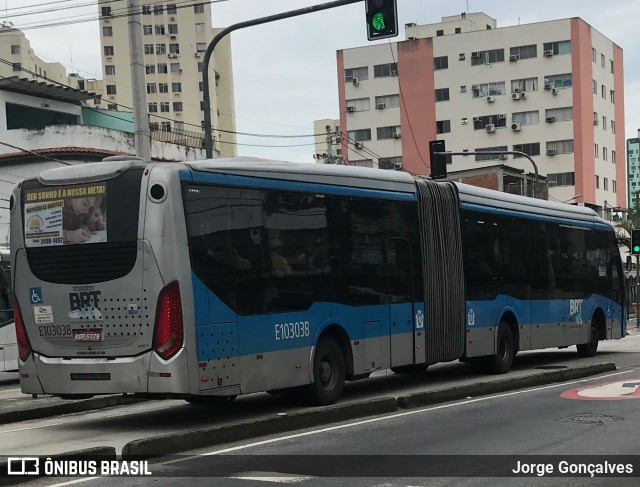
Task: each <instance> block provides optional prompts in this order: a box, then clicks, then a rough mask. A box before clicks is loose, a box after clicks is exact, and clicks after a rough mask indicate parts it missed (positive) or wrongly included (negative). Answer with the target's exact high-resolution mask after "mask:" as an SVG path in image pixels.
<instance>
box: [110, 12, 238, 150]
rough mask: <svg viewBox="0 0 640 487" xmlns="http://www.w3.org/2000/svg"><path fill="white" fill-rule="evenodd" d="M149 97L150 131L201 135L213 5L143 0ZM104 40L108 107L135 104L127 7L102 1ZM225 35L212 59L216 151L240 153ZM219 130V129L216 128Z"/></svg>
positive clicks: (211, 91) (142, 17)
mask: <svg viewBox="0 0 640 487" xmlns="http://www.w3.org/2000/svg"><path fill="white" fill-rule="evenodd" d="M140 4H141V8H142V14H141V16H140V18H141V21H142V28H143V42H144V47H143V49H144V63H145V72H146V79H145V81H146V97H147V105H148V108H149V119H150V123H151V126H152V129H153V128H155V129H160V130H165V131H172V132H181V131H186V132H198V133H202V127H203V126H204V102H203V85H202V83H203V82H202V68H203V58H204V53H205V51H206V49H207V46H208V45H209V42H211V40H212V39H213V37H214V35H215V34H216V33H217V32H218V30H217V29H213V28H212V21H211V4H210V3H208V2H205V3H202V4H195V5H194V4H193V3H188V4H185V3H184V2H182V3H181V2H177V1H175V0H141V1H140ZM98 8H99V11H100V41H101V45H102V65H103V69H104V85H105V86H104V96H103V104H106V108H113V109H116V108H117V109H119V110H127V108H126V107H133V95H132V90H131V70H130V63H131V58H130V53H129V30H128V29H129V28H128V17H127V15H126V13H127V8H126V6H124V5H115V4H113V5H112V4H109V5H104V4H100V5H99V6H98ZM229 39H230V38H229V37H228V36H227V37H226V38H225V39H223V41H222V42H220V43H219V44H218V46H217V47H216V50H215V53H214V55H213V56H212V61H211V63H210V69H211V74H210V76H209V79H210V95H211V109H212V114H211V115H212V117H211V118H212V126H213V127H214V133H213V136H214V143H215V149H216V150H217V151H218V152H219V153H220V155H222V156H224V157H229V156H235V155H236V135H235V109H234V102H233V79H232V65H231V44H230V40H229ZM216 129H218V130H216Z"/></svg>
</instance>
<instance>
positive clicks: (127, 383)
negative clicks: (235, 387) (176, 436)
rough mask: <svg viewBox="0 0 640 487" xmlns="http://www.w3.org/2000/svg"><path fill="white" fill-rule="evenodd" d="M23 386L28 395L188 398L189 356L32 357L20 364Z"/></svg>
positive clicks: (21, 383)
mask: <svg viewBox="0 0 640 487" xmlns="http://www.w3.org/2000/svg"><path fill="white" fill-rule="evenodd" d="M42 384H46V387H43V386H42ZM20 386H21V388H22V392H24V393H25V394H52V395H75V394H82V395H86V394H92V395H99V394H125V393H127V394H158V395H162V394H188V393H189V381H188V368H187V353H186V350H184V349H182V350H181V351H180V352H179V353H178V354H177V355H176V356H175V357H173V358H172V359H171V360H170V361H168V362H165V361H163V360H162V359H160V358H159V357H158V356H157V355H156V354H155V353H154V352H148V353H145V354H142V355H138V356H136V357H120V358H115V359H106V358H74V359H62V358H51V357H45V356H42V355H39V354H37V353H33V354H32V355H31V356H30V357H29V359H28V360H27V361H26V362H21V363H20Z"/></svg>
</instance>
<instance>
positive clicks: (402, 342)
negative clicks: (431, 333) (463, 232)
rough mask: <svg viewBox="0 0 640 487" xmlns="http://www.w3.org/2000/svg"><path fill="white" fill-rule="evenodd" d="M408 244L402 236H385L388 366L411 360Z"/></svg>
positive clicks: (396, 365) (411, 285) (410, 293)
mask: <svg viewBox="0 0 640 487" xmlns="http://www.w3.org/2000/svg"><path fill="white" fill-rule="evenodd" d="M412 257H413V255H412V249H411V244H410V243H409V241H408V240H406V239H404V238H390V239H389V240H387V275H388V281H389V323H390V328H391V338H390V345H391V351H390V353H391V367H399V366H402V365H408V364H413V363H414V349H415V347H414V320H413V316H414V310H415V303H414V298H413V296H414V290H413V283H414V276H413V266H412V265H411V263H412V260H413V259H412Z"/></svg>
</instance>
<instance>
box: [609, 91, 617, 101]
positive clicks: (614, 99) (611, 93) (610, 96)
mask: <svg viewBox="0 0 640 487" xmlns="http://www.w3.org/2000/svg"><path fill="white" fill-rule="evenodd" d="M615 95H616V92H615V91H613V90H609V98H610V100H611V103H615V102H616V96H615Z"/></svg>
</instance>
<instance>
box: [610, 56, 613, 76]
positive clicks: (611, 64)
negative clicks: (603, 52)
mask: <svg viewBox="0 0 640 487" xmlns="http://www.w3.org/2000/svg"><path fill="white" fill-rule="evenodd" d="M609 64H610V67H611V73H613V61H612V60H611V59H609Z"/></svg>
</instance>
